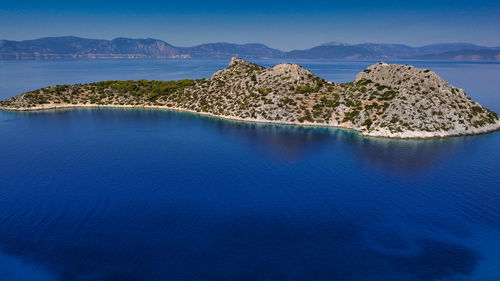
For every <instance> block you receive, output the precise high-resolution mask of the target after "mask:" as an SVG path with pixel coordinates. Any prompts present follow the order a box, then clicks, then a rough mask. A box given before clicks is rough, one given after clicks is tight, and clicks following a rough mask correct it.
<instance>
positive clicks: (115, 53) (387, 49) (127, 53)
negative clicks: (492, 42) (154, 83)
mask: <svg viewBox="0 0 500 281" xmlns="http://www.w3.org/2000/svg"><path fill="white" fill-rule="evenodd" d="M234 56H238V57H243V58H245V59H344V60H366V59H369V60H372V59H422V60H490V61H500V47H485V46H479V45H475V44H471V43H440V44H431V45H425V46H420V47H412V46H408V45H404V44H388V43H361V44H346V43H341V42H327V43H324V44H321V45H318V46H315V47H312V48H309V49H305V50H291V51H281V50H278V49H274V48H271V47H268V46H266V45H264V44H261V43H246V44H236V43H229V42H216V43H205V44H199V45H195V46H191V47H179V46H174V45H171V44H169V43H167V42H165V41H163V40H159V39H153V38H144V39H132V38H125V37H118V38H115V39H112V40H105V39H87V38H81V37H76V36H62V37H44V38H39V39H32V40H23V41H13V40H0V60H17V59H98V58H130V59H134V58H157V59H164V58H182V59H187V58H200V59H204V58H224V59H229V58H231V57H234Z"/></svg>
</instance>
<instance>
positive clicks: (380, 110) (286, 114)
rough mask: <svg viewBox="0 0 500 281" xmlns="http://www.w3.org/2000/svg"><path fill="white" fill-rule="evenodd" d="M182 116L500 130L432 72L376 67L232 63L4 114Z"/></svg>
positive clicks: (50, 91) (10, 105) (40, 100)
mask: <svg viewBox="0 0 500 281" xmlns="http://www.w3.org/2000/svg"><path fill="white" fill-rule="evenodd" d="M96 106H101V107H106V106H107V107H137V108H164V109H176V110H184V111H190V112H196V113H200V114H206V115H211V116H217V117H221V118H226V119H233V120H240V121H252V122H271V123H279V124H297V125H315V126H316V125H318V126H335V127H342V128H347V129H353V130H356V131H358V132H359V133H360V134H361V135H365V136H376V137H392V138H437V137H449V136H458V135H472V134H480V133H486V132H490V131H494V130H498V129H500V119H499V118H498V115H497V114H496V113H494V112H492V111H490V110H488V109H486V108H484V107H482V106H481V105H480V104H478V103H476V102H474V101H472V100H471V99H470V98H468V97H467V95H466V94H465V92H464V91H463V90H462V89H458V88H455V87H453V86H452V85H450V84H448V83H447V82H445V81H444V80H442V79H441V78H440V77H439V76H438V75H436V74H435V73H434V72H432V71H430V70H428V69H420V68H415V67H412V66H408V65H397V64H387V63H377V64H374V65H372V66H370V67H368V68H366V69H365V70H364V71H362V72H360V73H359V74H358V75H357V76H356V80H355V81H353V82H350V83H343V84H338V83H334V82H330V81H326V80H324V79H322V78H319V77H317V76H315V75H314V74H312V73H311V72H310V71H309V70H307V69H304V68H303V67H301V66H300V65H297V64H287V63H282V64H278V65H275V66H273V67H270V68H264V67H262V66H259V65H256V64H253V63H250V62H248V61H245V60H242V59H239V58H233V59H231V62H230V64H229V67H227V68H225V69H223V70H219V71H217V72H216V73H214V74H213V75H212V77H211V78H208V79H199V80H188V79H184V80H179V81H146V80H139V81H130V80H129V81H103V82H97V83H91V84H76V85H59V86H52V87H47V88H43V89H40V90H36V91H30V92H27V93H24V94H21V95H19V96H16V97H13V98H11V99H8V100H5V101H1V102H0V109H4V110H15V111H25V110H40V109H52V108H67V107H96Z"/></svg>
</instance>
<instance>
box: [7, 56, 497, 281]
mask: <svg viewBox="0 0 500 281" xmlns="http://www.w3.org/2000/svg"><path fill="white" fill-rule="evenodd" d="M260 63H262V64H264V65H271V64H273V63H275V62H274V61H261V62H260ZM300 63H301V64H304V65H306V66H307V67H308V68H310V69H311V70H312V71H313V72H314V73H316V74H318V75H320V76H322V77H325V78H327V79H329V80H333V81H349V80H353V79H354V76H355V74H356V73H357V72H358V71H360V70H362V69H363V68H364V67H366V66H367V65H369V64H371V62H342V61H329V62H324V61H300ZM405 63H406V62H405ZM225 64H227V62H226V61H194V60H193V61H170V60H165V61H147V60H144V61H142V60H138V61H134V60H132V61H114V60H111V61H77V62H74V61H63V62H5V63H3V62H2V64H1V65H0V74H1V75H0V85H2V86H1V88H0V97H8V96H11V95H13V94H16V93H18V92H21V91H23V90H28V89H32V88H37V87H41V86H44V85H49V84H54V83H74V82H88V81H95V80H100V79H99V78H100V77H102V79H140V78H147V79H178V78H183V77H190V78H194V77H207V76H209V75H210V74H211V72H213V71H214V70H216V69H218V68H221V67H223V66H224V65H225ZM411 64H416V65H419V66H422V67H428V68H430V69H431V70H433V71H436V72H437V73H438V74H440V75H441V76H443V77H444V78H445V79H446V80H449V81H451V82H452V83H453V84H454V85H456V86H458V87H462V88H464V89H465V90H466V91H467V92H468V94H469V95H470V96H472V97H473V98H474V99H475V100H478V101H480V102H481V103H482V104H484V105H486V106H487V107H489V108H491V109H494V110H496V111H500V95H498V94H497V92H498V91H497V89H498V88H500V87H499V86H500V79H498V78H500V64H485V63H475V64H471V63H465V64H464V63H449V62H432V63H430V62H411ZM0 135H1V137H0V156H1V158H0V280H78V281H80V280H499V279H500V270H499V269H500V175H499V173H498V169H499V168H500V146H499V144H500V133H492V134H487V135H481V136H473V137H459V138H451V139H445V140H430V141H398V140H386V139H373V138H362V137H359V136H358V135H357V134H356V133H355V132H352V131H346V130H340V129H329V128H307V127H298V126H277V125H264V124H252V123H240V122H232V121H224V120H219V119H215V118H209V117H202V116H197V115H193V114H187V113H179V112H171V111H162V110H117V109H93V110H87V109H78V110H58V111H45V112H34V113H14V112H0Z"/></svg>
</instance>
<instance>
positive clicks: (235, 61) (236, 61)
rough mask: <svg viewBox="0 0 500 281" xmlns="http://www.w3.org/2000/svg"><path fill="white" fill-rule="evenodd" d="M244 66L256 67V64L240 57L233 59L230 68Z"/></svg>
mask: <svg viewBox="0 0 500 281" xmlns="http://www.w3.org/2000/svg"><path fill="white" fill-rule="evenodd" d="M235 65H242V66H254V65H255V64H253V63H251V62H248V61H246V60H244V59H241V58H238V57H232V58H231V62H230V63H229V66H235Z"/></svg>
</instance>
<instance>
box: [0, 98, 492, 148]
mask: <svg viewBox="0 0 500 281" xmlns="http://www.w3.org/2000/svg"><path fill="white" fill-rule="evenodd" d="M76 108H116V109H161V110H171V111H179V112H187V113H192V114H198V115H203V116H209V117H214V118H220V119H225V120H231V121H238V122H250V123H251V122H255V123H268V124H276V125H294V126H307V127H330V128H339V129H345V130H353V131H356V133H357V134H358V135H359V136H362V137H370V138H389V139H401V140H405V139H406V140H419V139H420V140H430V139H444V138H450V137H461V136H474V135H481V134H487V133H491V132H495V131H498V130H500V120H499V121H497V123H495V124H490V125H488V126H485V127H481V128H474V129H473V130H471V131H468V132H452V133H449V132H445V131H440V132H420V131H406V132H396V133H391V132H389V131H388V130H382V131H381V130H379V131H373V132H368V133H365V132H361V131H359V130H357V129H356V128H352V127H346V126H342V125H335V124H328V123H312V122H307V121H306V122H302V123H300V122H286V121H275V120H266V119H256V118H255V119H254V118H241V117H237V116H226V115H216V114H213V113H208V112H198V111H196V110H190V109H184V108H177V107H168V106H161V105H117V104H109V105H99V104H60V105H54V104H50V105H38V106H35V107H30V108H14V107H0V111H2V110H3V111H11V112H30V111H44V110H58V109H76Z"/></svg>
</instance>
